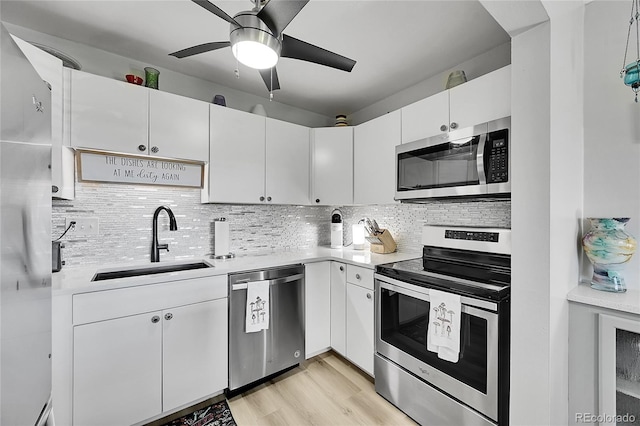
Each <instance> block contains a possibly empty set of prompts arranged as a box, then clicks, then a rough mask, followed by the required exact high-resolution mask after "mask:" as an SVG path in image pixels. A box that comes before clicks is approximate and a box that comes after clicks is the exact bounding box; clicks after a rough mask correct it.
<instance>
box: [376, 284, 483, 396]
mask: <svg viewBox="0 0 640 426" xmlns="http://www.w3.org/2000/svg"><path fill="white" fill-rule="evenodd" d="M380 291H381V299H380V306H381V311H380V321H381V337H382V340H384V341H385V342H387V343H388V344H390V345H392V346H395V347H396V348H398V349H400V350H402V351H403V352H406V353H408V354H409V355H411V356H413V357H414V358H417V359H419V360H421V361H422V362H424V363H427V364H429V365H431V366H432V367H434V368H437V369H438V370H440V371H442V372H443V373H445V374H447V375H449V376H451V377H453V378H455V379H457V380H459V381H461V382H463V383H466V384H467V385H469V386H471V387H472V388H474V389H476V390H478V391H480V392H482V393H484V394H486V393H487V321H486V320H485V319H484V318H478V317H475V316H472V315H468V314H466V313H464V312H463V313H462V317H461V320H460V321H461V323H460V359H459V360H458V362H457V363H452V362H448V361H444V360H442V359H440V358H438V354H437V353H435V352H430V351H428V350H427V323H428V322H429V302H425V301H424V300H420V299H416V298H413V297H410V296H407V295H405V294H402V293H398V292H395V291H391V290H388V289H385V288H381V289H380Z"/></svg>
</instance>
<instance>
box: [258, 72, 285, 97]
mask: <svg viewBox="0 0 640 426" xmlns="http://www.w3.org/2000/svg"><path fill="white" fill-rule="evenodd" d="M272 70H273V80H272V77H271V71H272ZM258 71H259V72H260V76H261V77H262V80H263V81H264V84H266V86H267V90H268V91H270V92H271V91H273V90H278V89H280V81H279V80H278V71H276V67H273V68H267V69H266V70H258ZM271 81H273V88H272V87H271Z"/></svg>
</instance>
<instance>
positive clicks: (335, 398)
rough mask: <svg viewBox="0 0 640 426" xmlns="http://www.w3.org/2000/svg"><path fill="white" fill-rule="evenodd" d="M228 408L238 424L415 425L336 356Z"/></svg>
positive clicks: (315, 362) (318, 358)
mask: <svg viewBox="0 0 640 426" xmlns="http://www.w3.org/2000/svg"><path fill="white" fill-rule="evenodd" d="M229 407H230V408H231V413H232V414H233V417H234V419H235V420H236V422H237V423H238V426H249V425H295V426H298V425H415V424H416V423H415V422H413V420H411V419H410V418H409V417H407V416H406V415H405V414H404V413H403V412H402V411H400V410H398V409H397V408H396V407H394V406H393V405H391V404H390V403H389V402H387V400H385V399H384V398H382V397H381V396H380V395H378V394H377V393H376V391H375V389H374V385H373V383H372V379H371V378H370V377H369V376H367V375H366V374H364V373H363V372H361V371H360V370H359V369H357V368H356V367H355V366H353V365H351V364H350V363H349V362H348V361H346V360H345V359H343V358H342V357H340V356H339V355H337V354H335V353H334V352H327V353H324V354H321V355H318V356H316V357H314V358H311V359H310V360H308V361H305V362H304V363H303V364H300V366H299V367H296V368H294V369H293V370H291V371H288V372H287V373H284V374H283V375H281V376H278V377H276V378H275V379H273V380H271V381H269V382H267V383H265V384H262V385H260V386H257V387H255V388H253V389H250V390H248V391H247V392H245V393H243V394H240V395H238V396H236V397H234V398H232V399H230V400H229Z"/></svg>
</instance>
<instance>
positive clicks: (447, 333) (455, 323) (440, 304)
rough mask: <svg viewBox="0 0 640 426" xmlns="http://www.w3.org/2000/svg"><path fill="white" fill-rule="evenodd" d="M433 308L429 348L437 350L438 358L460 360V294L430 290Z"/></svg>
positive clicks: (428, 340)
mask: <svg viewBox="0 0 640 426" xmlns="http://www.w3.org/2000/svg"><path fill="white" fill-rule="evenodd" d="M429 299H430V304H431V310H430V311H429V325H428V327H427V329H428V333H427V350H429V351H431V352H437V353H438V358H440V359H444V360H445V361H450V362H458V358H459V356H460V316H461V314H462V306H461V304H460V296H459V295H457V294H451V293H445V292H443V291H438V290H433V289H431V290H429Z"/></svg>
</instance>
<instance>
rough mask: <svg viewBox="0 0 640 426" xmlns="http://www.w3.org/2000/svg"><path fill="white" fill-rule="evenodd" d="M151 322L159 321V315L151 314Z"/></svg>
mask: <svg viewBox="0 0 640 426" xmlns="http://www.w3.org/2000/svg"><path fill="white" fill-rule="evenodd" d="M151 322H152V323H154V324H155V323H157V322H160V317H159V316H157V315H154V316H152V317H151Z"/></svg>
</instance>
